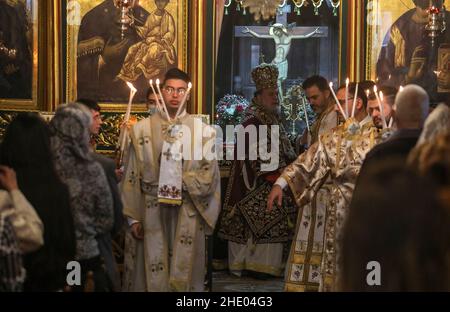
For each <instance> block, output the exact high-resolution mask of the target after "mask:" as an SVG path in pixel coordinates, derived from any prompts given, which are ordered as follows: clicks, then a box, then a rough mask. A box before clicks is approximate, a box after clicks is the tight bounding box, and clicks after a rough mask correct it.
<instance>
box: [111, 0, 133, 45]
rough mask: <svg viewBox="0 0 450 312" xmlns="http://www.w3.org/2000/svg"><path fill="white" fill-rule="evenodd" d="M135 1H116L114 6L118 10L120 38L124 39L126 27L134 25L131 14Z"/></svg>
mask: <svg viewBox="0 0 450 312" xmlns="http://www.w3.org/2000/svg"><path fill="white" fill-rule="evenodd" d="M135 2H136V0H116V1H115V6H116V7H117V8H118V9H120V21H119V23H120V37H121V38H122V40H123V39H125V32H126V31H127V29H128V27H130V26H131V25H132V24H134V17H133V15H132V14H130V13H131V11H132V9H133V7H134V5H135Z"/></svg>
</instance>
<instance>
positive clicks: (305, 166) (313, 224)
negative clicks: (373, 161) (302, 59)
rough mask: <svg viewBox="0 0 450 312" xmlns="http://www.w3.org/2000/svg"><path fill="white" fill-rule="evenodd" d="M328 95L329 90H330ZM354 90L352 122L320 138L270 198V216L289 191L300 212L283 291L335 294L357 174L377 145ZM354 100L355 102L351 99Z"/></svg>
mask: <svg viewBox="0 0 450 312" xmlns="http://www.w3.org/2000/svg"><path fill="white" fill-rule="evenodd" d="M330 91H332V90H330ZM355 91H356V84H354V83H351V84H350V85H349V96H348V101H347V102H348V105H349V107H348V111H349V112H352V111H353V105H356V107H355V114H354V117H353V118H349V119H347V120H346V122H345V123H344V124H342V125H340V126H338V127H336V128H334V129H333V130H332V131H330V132H328V133H326V134H324V135H322V136H320V138H319V141H318V142H317V143H316V144H314V145H312V146H311V147H310V149H309V150H308V151H307V152H305V153H303V154H302V155H300V156H299V157H298V158H297V160H296V161H294V162H293V163H292V164H291V165H289V166H288V167H287V168H286V169H285V170H284V171H283V173H282V174H281V177H280V178H279V179H278V180H277V181H276V183H275V186H274V187H273V188H272V191H271V193H270V195H269V198H268V204H267V208H268V210H269V211H270V210H272V209H279V208H277V207H273V204H274V203H276V204H277V205H279V204H280V203H281V200H282V197H283V189H286V188H287V187H288V186H289V188H290V190H291V191H292V193H293V195H294V198H295V201H296V203H297V205H298V206H299V207H300V208H302V209H301V210H300V213H299V215H298V219H297V228H296V233H295V236H294V240H293V244H292V246H291V253H290V257H289V260H288V263H287V268H286V286H285V288H286V290H287V291H317V290H319V289H320V290H322V291H333V290H336V285H337V278H338V277H339V275H338V273H339V269H338V267H337V263H338V262H337V260H338V257H339V245H338V242H339V239H340V229H341V227H342V224H343V223H344V221H345V216H346V213H347V208H348V204H349V202H350V200H351V197H352V192H353V188H354V184H355V181H356V177H357V175H358V172H359V168H360V166H361V164H362V162H363V160H364V158H365V155H366V153H367V152H368V151H369V150H370V149H371V148H372V147H373V146H374V145H375V144H377V143H378V142H379V141H380V135H379V134H378V130H377V129H376V128H375V127H374V126H373V123H372V121H371V118H370V117H368V116H367V113H366V105H367V97H366V95H365V93H364V91H363V90H362V88H358V92H357V94H355V93H356V92H355ZM345 93H346V92H345V85H344V86H343V87H341V88H340V89H339V91H338V92H337V94H334V91H332V94H333V96H334V97H335V98H336V100H337V101H338V102H337V103H336V108H335V110H336V112H337V113H339V114H343V115H344V114H345V111H347V107H345V106H346V96H345ZM355 96H356V100H355V98H354V97H355Z"/></svg>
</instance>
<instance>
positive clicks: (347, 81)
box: [345, 78, 350, 87]
mask: <svg viewBox="0 0 450 312" xmlns="http://www.w3.org/2000/svg"><path fill="white" fill-rule="evenodd" d="M345 84H346V85H347V87H348V85H349V84H350V79H348V78H347V79H345Z"/></svg>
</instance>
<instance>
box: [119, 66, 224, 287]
mask: <svg viewBox="0 0 450 312" xmlns="http://www.w3.org/2000/svg"><path fill="white" fill-rule="evenodd" d="M188 81H189V77H188V76H187V74H185V73H183V72H182V71H180V70H178V69H171V70H169V71H168V72H167V74H166V77H165V81H164V83H163V87H162V89H163V98H164V100H165V102H166V103H167V111H168V114H166V113H165V112H161V111H159V112H157V113H155V114H154V115H152V116H150V117H148V118H146V119H144V120H142V121H140V122H138V123H137V124H136V125H134V126H133V127H132V128H131V131H130V132H131V134H130V136H131V141H132V142H131V146H130V148H129V152H128V154H127V155H128V161H127V163H126V169H125V175H124V181H123V184H122V187H121V188H122V198H123V204H124V214H125V215H126V216H127V217H128V220H129V225H130V228H129V230H128V231H127V233H126V237H125V260H124V281H123V287H122V288H123V290H124V291H183V292H187V291H203V290H204V280H205V267H206V265H205V258H206V256H205V235H208V234H212V231H213V229H214V227H215V224H216V221H217V218H218V215H219V209H220V176H219V168H218V164H217V158H215V157H214V153H213V152H211V154H208V152H207V151H211V150H213V146H214V143H215V132H214V130H213V129H212V128H211V127H209V126H208V125H206V124H204V123H202V121H201V119H200V118H195V117H193V116H191V115H189V114H188V113H186V112H185V111H184V110H183V111H182V112H181V113H180V114H177V112H180V111H181V110H180V111H179V110H178V108H179V107H180V105H182V100H181V99H182V98H183V96H184V95H185V94H186V92H187V86H188V84H187V83H188ZM161 107H162V106H160V108H161ZM163 111H166V110H165V109H164V110H163ZM184 139H186V140H187V141H186V142H185V143H183V145H181V144H179V143H180V141H183V140H184ZM183 142H184V141H183ZM190 147H192V149H190ZM199 149H200V150H199ZM186 150H188V151H186ZM198 152H200V154H198ZM196 153H197V154H196ZM192 154H195V155H192ZM208 155H209V157H207V156H208ZM211 156H212V157H211Z"/></svg>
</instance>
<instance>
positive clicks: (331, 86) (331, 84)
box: [329, 81, 333, 89]
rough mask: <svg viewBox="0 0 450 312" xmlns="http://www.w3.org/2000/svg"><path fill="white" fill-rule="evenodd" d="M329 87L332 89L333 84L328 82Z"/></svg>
mask: <svg viewBox="0 0 450 312" xmlns="http://www.w3.org/2000/svg"><path fill="white" fill-rule="evenodd" d="M329 85H330V88H332V89H333V82H331V81H330V83H329Z"/></svg>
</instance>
